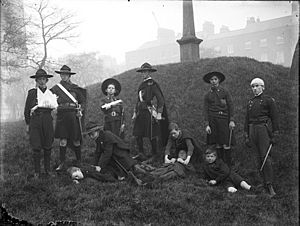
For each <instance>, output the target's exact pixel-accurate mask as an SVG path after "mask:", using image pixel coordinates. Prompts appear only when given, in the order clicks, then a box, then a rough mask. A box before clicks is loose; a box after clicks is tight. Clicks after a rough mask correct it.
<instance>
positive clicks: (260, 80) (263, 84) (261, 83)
mask: <svg viewBox="0 0 300 226" xmlns="http://www.w3.org/2000/svg"><path fill="white" fill-rule="evenodd" d="M253 84H258V85H261V86H265V83H264V81H263V80H262V79H261V78H255V79H253V80H252V81H251V83H250V85H251V86H252V85H253Z"/></svg>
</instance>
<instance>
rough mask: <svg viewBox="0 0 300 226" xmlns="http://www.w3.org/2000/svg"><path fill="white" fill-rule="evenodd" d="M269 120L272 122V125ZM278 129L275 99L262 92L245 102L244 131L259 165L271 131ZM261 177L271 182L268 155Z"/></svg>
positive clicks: (271, 174) (270, 163) (267, 145)
mask: <svg viewBox="0 0 300 226" xmlns="http://www.w3.org/2000/svg"><path fill="white" fill-rule="evenodd" d="M269 122H271V123H272V127H270V124H269ZM278 130H279V122H278V111H277V107H276V103H275V100H274V99H273V98H272V97H270V96H267V95H265V94H264V93H262V94H260V95H258V96H255V97H253V98H251V99H250V100H249V101H248V103H247V112H246V117H245V125H244V131H245V133H246V134H248V136H249V139H250V141H251V143H252V144H254V146H255V149H256V150H257V160H258V163H259V167H260V166H261V165H262V163H263V160H264V157H265V156H266V153H267V151H268V147H269V145H270V141H271V136H272V133H273V132H275V131H278ZM262 177H263V180H264V183H265V184H266V185H268V184H272V182H273V169H272V161H271V158H270V157H268V158H267V161H266V163H265V165H264V168H263V170H262Z"/></svg>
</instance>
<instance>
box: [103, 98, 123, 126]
mask: <svg viewBox="0 0 300 226" xmlns="http://www.w3.org/2000/svg"><path fill="white" fill-rule="evenodd" d="M116 100H119V99H118V98H116V97H113V98H109V97H108V96H106V97H104V98H103V99H102V100H101V106H102V105H104V104H108V103H111V102H113V101H116ZM101 110H102V111H103V113H104V121H105V122H112V121H124V120H123V117H124V116H123V110H124V108H123V104H122V103H119V104H117V105H114V106H111V108H109V109H105V108H101Z"/></svg>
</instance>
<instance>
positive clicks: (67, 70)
mask: <svg viewBox="0 0 300 226" xmlns="http://www.w3.org/2000/svg"><path fill="white" fill-rule="evenodd" d="M55 72H56V73H57V74H69V75H75V74H76V73H75V72H71V68H70V67H68V66H67V65H63V66H62V67H61V69H60V70H59V71H55Z"/></svg>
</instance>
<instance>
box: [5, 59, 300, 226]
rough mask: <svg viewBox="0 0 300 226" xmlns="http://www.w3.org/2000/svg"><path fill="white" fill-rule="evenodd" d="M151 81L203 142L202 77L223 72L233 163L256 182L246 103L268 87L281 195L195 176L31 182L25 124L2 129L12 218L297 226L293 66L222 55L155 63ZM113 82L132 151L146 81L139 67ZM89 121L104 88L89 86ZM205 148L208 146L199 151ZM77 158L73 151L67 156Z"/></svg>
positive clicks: (88, 151)
mask: <svg viewBox="0 0 300 226" xmlns="http://www.w3.org/2000/svg"><path fill="white" fill-rule="evenodd" d="M157 69H158V72H157V73H155V74H153V78H154V79H155V80H156V81H158V82H159V84H160V86H161V88H162V90H163V92H164V95H165V98H166V102H167V108H168V111H169V115H170V118H171V120H173V121H177V122H178V123H179V124H180V126H181V127H182V128H187V129H189V130H190V131H191V132H192V133H193V134H194V135H195V137H196V138H197V139H198V140H205V133H204V125H203V116H202V106H203V96H204V94H205V93H206V92H207V90H208V89H209V86H208V85H207V84H205V83H204V82H203V80H202V76H203V75H204V74H205V73H206V72H209V71H212V70H216V71H222V72H223V73H224V74H225V75H226V80H225V82H224V84H223V85H224V87H225V88H227V89H228V90H229V92H230V93H231V95H232V97H233V100H234V103H235V112H236V114H235V121H236V124H237V128H236V130H235V135H236V138H237V143H238V144H237V145H236V146H235V147H234V152H233V155H234V159H235V162H237V163H239V164H240V165H239V167H238V170H239V173H240V174H241V175H242V176H244V177H245V178H246V179H247V180H248V181H249V182H250V183H253V184H258V183H260V181H259V176H258V173H257V170H256V165H255V161H254V160H255V157H254V154H253V150H251V149H247V148H246V147H245V146H244V144H243V139H242V130H243V122H244V113H245V104H246V103H247V100H248V99H249V97H251V90H250V87H249V83H250V81H251V80H252V79H253V78H254V77H261V78H263V79H264V80H265V83H266V93H267V94H269V95H271V96H273V97H274V98H275V99H276V101H277V103H278V107H279V112H280V125H281V137H280V141H279V142H278V144H277V145H276V146H274V148H273V149H272V157H273V159H274V171H275V188H276V191H277V192H278V195H277V197H275V198H273V199H269V198H268V197H267V196H265V195H260V196H258V197H256V198H253V197H248V196H247V195H246V193H247V192H244V191H238V193H236V194H227V193H225V192H224V191H223V190H222V189H221V188H220V189H219V188H211V187H207V186H206V185H205V183H204V181H203V180H201V179H200V178H198V177H197V176H191V177H188V178H186V179H184V180H175V181H170V182H166V183H164V184H163V185H162V187H161V188H160V189H153V190H148V189H144V188H136V187H133V186H130V185H128V184H126V183H124V182H122V183H106V184H103V183H99V182H96V181H93V180H89V179H87V180H85V181H83V182H82V183H80V184H78V185H75V184H72V182H71V181H70V180H68V178H64V177H57V178H54V179H51V180H41V181H37V182H27V181H26V180H25V175H26V174H27V173H28V172H30V171H32V166H30V164H29V163H30V161H31V151H30V148H29V145H28V139H27V138H26V136H25V129H24V123H23V122H17V123H7V124H3V125H1V135H2V139H4V141H5V142H2V143H1V148H2V149H3V150H5V152H4V162H5V164H4V168H5V179H6V181H5V182H3V183H1V194H2V197H1V199H2V202H3V203H5V204H6V208H7V210H8V211H9V212H10V213H11V214H12V215H14V216H16V217H18V218H21V219H26V220H28V221H30V222H32V223H34V224H46V223H48V222H49V221H53V220H72V221H77V222H80V223H82V224H83V225H147V224H148V225H149V224H151V225H298V224H299V220H298V215H299V211H298V162H297V159H298V152H297V149H298V139H297V136H298V114H297V113H298V112H297V111H298V98H297V97H298V80H297V81H295V80H293V81H292V80H290V79H289V78H288V77H287V76H288V68H285V67H282V66H279V65H273V64H271V63H262V62H258V61H256V60H253V59H249V58H242V57H221V58H215V59H202V60H200V61H199V62H195V63H184V64H182V63H178V64H168V65H158V66H157ZM116 78H117V79H118V80H119V81H120V82H121V84H122V92H121V94H120V98H121V99H123V100H124V101H125V103H126V106H127V113H126V126H127V131H126V133H127V136H126V139H127V140H128V141H129V142H131V145H132V147H133V148H134V145H135V144H134V140H133V139H132V137H131V131H132V124H131V121H130V117H131V114H132V109H133V106H134V104H135V101H136V92H137V87H138V85H139V83H140V82H141V80H142V78H141V77H140V75H138V74H137V73H136V72H135V70H131V71H127V72H124V73H122V74H120V75H118V76H116ZM88 91H89V104H88V111H87V112H88V113H87V119H93V120H96V121H99V122H102V117H103V115H102V114H101V111H100V98H102V97H103V94H102V93H101V84H95V85H92V86H90V87H88ZM84 143H85V147H84V148H83V149H84V153H83V155H84V159H85V160H86V161H87V162H91V160H92V147H93V144H92V142H90V141H88V140H85V142H84ZM54 146H55V148H54V151H53V165H55V164H57V161H58V160H57V159H58V144H57V141H56V142H55V144H54ZM202 148H204V147H203V146H202ZM68 154H69V155H70V158H74V154H73V153H68Z"/></svg>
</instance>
